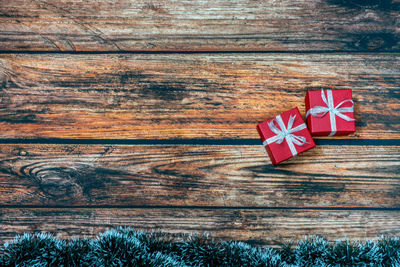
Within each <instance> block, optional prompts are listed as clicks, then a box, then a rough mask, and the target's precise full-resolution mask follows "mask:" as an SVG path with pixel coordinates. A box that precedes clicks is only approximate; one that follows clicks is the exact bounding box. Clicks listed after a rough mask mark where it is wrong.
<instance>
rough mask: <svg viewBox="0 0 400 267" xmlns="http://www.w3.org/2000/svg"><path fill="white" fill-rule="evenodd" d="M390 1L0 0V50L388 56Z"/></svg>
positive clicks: (391, 46)
mask: <svg viewBox="0 0 400 267" xmlns="http://www.w3.org/2000/svg"><path fill="white" fill-rule="evenodd" d="M399 6H400V3H399V2H398V1H397V0H393V1H392V0H388V1H386V0H385V1H383V0H368V1H358V0H357V1H356V0H352V1H345V0H297V1H292V0H283V1H275V0H268V1H248V0H239V1H235V2H234V3H232V1H230V0H219V1H212V0H201V1H191V0H181V1H171V0H165V1H150V0H149V1H133V0H118V1H110V0H96V1H94V0H91V1H80V0H79V1H78V0H49V1H42V0H14V1H8V0H0V49H1V50H39V51H93V50H95V51H99V50H101V51H122V50H125V51H126V50H136V51H165V50H168V51H185V50H186V51H188V50H195V51H218V50H220V51H227V50H228V51H231V50H236V51H245V50H247V51H249V50H250V51H255V50H262V51H277V50H279V51H309V50H324V51H326V50H343V51H393V50H398V49H399V48H400V42H399V27H398V18H399V14H400V12H399V10H400V9H399Z"/></svg>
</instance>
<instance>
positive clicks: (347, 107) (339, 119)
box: [305, 89, 356, 136]
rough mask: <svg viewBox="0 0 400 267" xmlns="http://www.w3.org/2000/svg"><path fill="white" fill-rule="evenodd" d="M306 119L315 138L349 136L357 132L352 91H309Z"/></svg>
mask: <svg viewBox="0 0 400 267" xmlns="http://www.w3.org/2000/svg"><path fill="white" fill-rule="evenodd" d="M305 101H306V113H307V114H306V118H307V124H308V129H309V130H310V132H311V134H312V135H313V136H334V135H336V136H338V135H348V134H351V133H354V132H355V131H356V128H355V123H354V108H353V106H354V103H353V100H352V95H351V89H344V90H320V91H308V92H307V94H306V99H305Z"/></svg>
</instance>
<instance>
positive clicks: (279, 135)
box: [263, 115, 307, 156]
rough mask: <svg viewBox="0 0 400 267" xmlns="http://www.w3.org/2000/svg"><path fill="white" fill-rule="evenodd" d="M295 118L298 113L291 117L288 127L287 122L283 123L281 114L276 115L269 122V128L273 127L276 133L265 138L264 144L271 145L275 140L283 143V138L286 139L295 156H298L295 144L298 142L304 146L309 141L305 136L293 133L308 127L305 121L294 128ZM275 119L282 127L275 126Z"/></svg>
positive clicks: (272, 129)
mask: <svg viewBox="0 0 400 267" xmlns="http://www.w3.org/2000/svg"><path fill="white" fill-rule="evenodd" d="M295 118H296V115H294V116H290V117H289V122H288V126H287V128H286V126H285V124H284V123H283V120H282V117H281V115H278V116H276V117H275V119H273V120H271V121H270V122H268V126H269V128H270V129H271V131H273V132H274V133H276V135H275V136H273V137H271V138H268V139H267V140H265V141H264V142H263V145H264V146H266V145H269V144H272V143H275V142H276V143H277V144H281V143H282V142H283V140H286V142H287V144H288V145H289V149H290V152H292V155H293V156H296V155H297V150H296V148H295V147H294V144H296V145H298V146H302V145H304V144H305V143H307V139H306V138H305V137H304V136H297V135H294V134H293V133H295V132H298V131H300V130H303V129H305V128H306V124H305V123H302V124H300V125H299V126H296V127H294V128H292V127H293V122H294V119H295ZM274 120H275V121H276V122H277V123H278V125H279V127H280V128H281V129H278V127H276V126H275V124H274Z"/></svg>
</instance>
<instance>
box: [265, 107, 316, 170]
mask: <svg viewBox="0 0 400 267" xmlns="http://www.w3.org/2000/svg"><path fill="white" fill-rule="evenodd" d="M257 130H258V133H259V134H260V137H261V140H262V141H263V145H264V146H265V148H266V149H267V152H268V155H269V157H270V158H271V162H272V164H274V165H276V164H278V163H280V162H282V161H284V160H287V159H289V158H292V157H294V156H296V155H297V154H300V153H302V152H304V151H306V150H309V149H311V148H313V147H315V143H314V140H313V139H312V137H311V134H310V132H309V131H308V129H307V126H306V124H305V123H304V121H303V119H302V117H301V115H300V112H299V109H298V108H293V109H291V110H288V111H286V112H283V113H282V114H280V115H278V116H276V117H275V118H272V119H270V120H266V121H264V122H262V123H260V124H258V125H257Z"/></svg>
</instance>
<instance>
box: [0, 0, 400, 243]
mask: <svg viewBox="0 0 400 267" xmlns="http://www.w3.org/2000/svg"><path fill="white" fill-rule="evenodd" d="M399 17H400V2H399V1H397V0H396V1H391V0H388V1H387V0H379V1H377V0H370V1H358V0H351V1H342V0H311V1H299V0H297V1H289V0H284V1H273V0H269V1H248V0H247V1H245V0H241V1H235V2H232V1H228V0H217V1H205V0H202V1H189V0H180V1H168V0H166V1H157V2H154V1H134V0H118V1H108V0H96V1H94V0H91V1H80V0H68V1H66V0H61V1H54V0H48V1H42V0H15V1H9V0H0V129H1V130H0V242H4V241H6V240H10V239H12V238H13V237H14V235H15V234H17V233H22V232H25V231H28V232H33V231H46V232H53V233H56V234H57V235H58V236H60V237H63V238H68V237H78V236H82V235H88V236H94V235H95V234H97V233H98V232H99V231H103V230H105V229H108V228H110V227H117V226H120V225H122V226H134V227H136V228H139V229H147V230H150V229H157V228H160V229H163V230H165V231H168V232H171V233H182V232H185V233H187V232H192V231H195V232H203V231H207V232H210V233H212V234H214V235H215V236H216V237H219V238H224V239H236V240H243V241H249V242H253V243H256V244H271V245H277V244H278V243H279V242H280V241H285V240H289V239H296V238H301V237H303V236H304V235H307V234H321V235H325V236H326V237H328V238H330V239H336V238H342V237H349V238H351V239H360V238H374V237H376V236H379V235H381V234H385V235H400V230H399V229H400V228H399V221H400V218H399V211H400V205H399V204H398V203H400V202H399V200H400V191H399V188H400V167H399V165H400V160H399V159H400V118H399V114H400V101H399V100H400V97H399V96H400V71H399V70H400V65H399V58H400V53H399V52H400V50H399V48H400V47H399V46H400V42H399ZM321 88H331V89H334V88H351V89H353V94H354V100H355V110H356V133H355V134H354V135H352V136H349V137H342V138H341V139H339V138H333V139H329V140H328V139H322V140H321V139H319V140H317V144H318V145H319V146H318V147H317V148H315V149H313V150H311V151H308V152H306V153H304V154H302V155H300V156H298V157H296V158H294V159H291V160H289V161H287V162H285V163H283V164H281V165H279V166H276V167H274V166H272V165H270V162H269V160H268V158H267V155H266V152H265V150H264V148H263V147H262V146H261V145H260V141H259V137H258V135H257V131H256V130H255V126H256V124H257V123H258V122H261V121H263V120H265V119H267V118H269V117H272V116H275V115H276V114H278V113H280V112H282V111H284V110H286V109H289V108H292V107H294V106H298V107H299V108H300V110H301V111H302V112H303V113H304V104H303V103H304V95H305V92H306V91H307V90H310V89H321ZM338 139H339V140H338Z"/></svg>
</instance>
